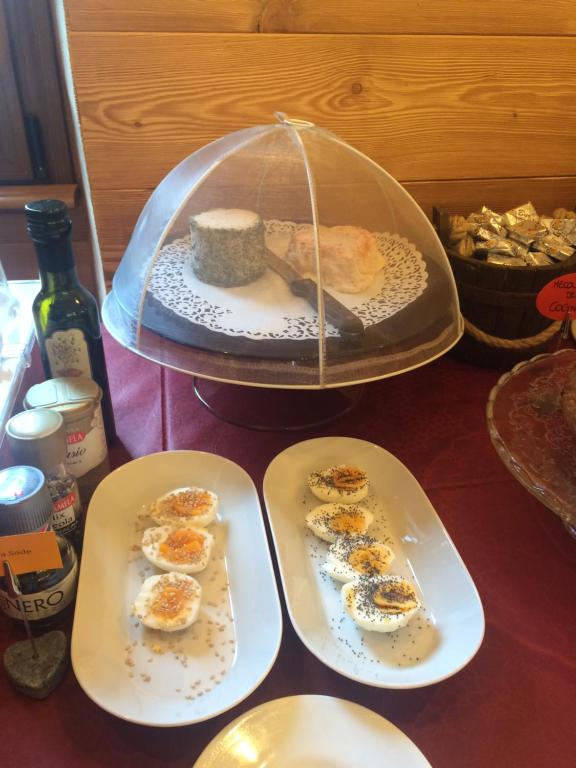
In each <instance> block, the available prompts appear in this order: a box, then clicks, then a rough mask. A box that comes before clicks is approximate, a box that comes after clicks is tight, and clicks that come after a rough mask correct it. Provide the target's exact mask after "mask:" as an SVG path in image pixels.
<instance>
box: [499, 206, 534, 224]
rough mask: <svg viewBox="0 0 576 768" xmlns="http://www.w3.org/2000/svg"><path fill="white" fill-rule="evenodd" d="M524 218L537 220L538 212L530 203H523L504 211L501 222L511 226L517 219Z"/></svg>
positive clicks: (521, 219) (524, 219)
mask: <svg viewBox="0 0 576 768" xmlns="http://www.w3.org/2000/svg"><path fill="white" fill-rule="evenodd" d="M526 220H528V221H538V214H537V213H536V208H534V206H533V205H532V203H524V205H519V206H518V207H517V208H512V210H511V211H506V213H505V214H504V215H503V216H502V222H503V224H504V226H506V227H513V226H514V224H518V222H519V221H526Z"/></svg>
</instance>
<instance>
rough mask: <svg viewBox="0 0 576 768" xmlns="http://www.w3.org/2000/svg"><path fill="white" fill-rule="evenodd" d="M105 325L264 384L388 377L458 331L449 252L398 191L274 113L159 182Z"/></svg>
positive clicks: (375, 171)
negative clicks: (274, 117) (267, 122)
mask: <svg viewBox="0 0 576 768" xmlns="http://www.w3.org/2000/svg"><path fill="white" fill-rule="evenodd" d="M103 315H104V322H105V324H106V326H107V328H108V329H109V331H110V332H111V333H112V335H113V336H114V337H115V338H116V339H117V340H118V341H119V342H120V343H121V344H123V345H124V346H126V347H128V348H130V349H132V350H133V351H134V352H137V353H138V354H140V355H142V356H144V357H146V358H149V359H151V360H155V361H156V362H158V363H161V364H162V365H167V366H169V367H172V368H175V369H178V370H181V371H185V372H187V373H191V374H194V375H197V376H200V377H205V378H209V379H216V380H220V381H227V382H234V383H241V384H250V385H257V386H267V387H296V388H323V387H335V386H342V385H347V384H355V383H359V382H363V381H370V380H373V379H378V378H381V377H384V376H391V375H394V374H397V373H401V372H402V371H406V370H409V369H411V368H415V367H417V366H420V365H423V364H425V363H427V362H430V361H431V360H433V359H435V358H437V357H438V356H439V355H442V354H443V353H444V352H446V351H447V350H448V349H449V348H450V347H452V346H453V345H454V344H455V343H456V342H457V341H458V339H459V338H460V336H461V334H462V321H461V317H460V312H459V307H458V298H457V293H456V286H455V283H454V279H453V276H452V272H451V270H450V266H449V264H448V261H447V258H446V255H445V253H444V250H443V248H442V245H441V244H440V241H439V240H438V238H437V236H436V233H435V232H434V229H433V227H432V226H431V224H430V222H429V221H428V219H427V218H426V216H425V215H424V213H423V212H422V210H421V209H420V208H419V207H418V205H417V204H416V203H415V202H414V200H413V199H412V198H411V197H410V195H408V193H407V192H406V191H405V190H404V189H403V188H402V187H401V186H400V184H398V183H397V182H396V181H395V180H394V179H393V178H392V177H391V176H390V175H389V174H388V173H386V171H384V170H383V169H382V168H380V167H379V166H378V165H376V163H374V162H373V161H371V160H370V159H369V158H368V157H366V156H365V155H363V154H361V153H360V152H358V151H357V150H355V149H354V148H353V147H351V146H350V145H348V144H346V143H345V142H344V141H342V140H340V139H339V138H338V137H337V136H334V135H333V134H331V133H328V132H327V131H324V130H321V129H319V128H317V127H316V126H314V125H312V124H311V123H307V122H304V121H300V120H289V119H288V118H286V117H284V116H283V115H280V116H279V122H278V124H273V125H264V126H257V127H252V128H247V129H245V130H240V131H237V132H235V133H231V134H228V135H226V136H224V137H223V138H221V139H218V140H217V141H214V142H213V143H211V144H209V145H207V146H205V147H203V148H202V149H200V150H198V151H197V152H195V153H194V154H192V155H190V156H189V157H187V158H186V159H185V160H183V161H182V162H181V163H180V164H179V165H177V166H176V167H175V168H174V169H173V170H172V171H171V172H170V173H169V174H168V175H167V176H166V177H165V178H164V179H163V181H162V182H161V183H160V184H159V185H158V187H157V188H156V190H155V191H154V192H153V194H152V196H151V197H150V199H149V200H148V202H147V203H146V205H145V207H144V209H143V211H142V213H141V215H140V218H139V219H138V222H137V224H136V227H135V229H134V233H133V235H132V238H131V240H130V243H129V245H128V248H127V250H126V252H125V254H124V256H123V258H122V261H121V263H120V265H119V267H118V270H117V272H116V274H115V275H114V280H113V287H112V291H111V293H110V294H109V295H108V296H107V297H106V300H105V302H104V308H103Z"/></svg>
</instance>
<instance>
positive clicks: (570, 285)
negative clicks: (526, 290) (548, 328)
mask: <svg viewBox="0 0 576 768" xmlns="http://www.w3.org/2000/svg"><path fill="white" fill-rule="evenodd" d="M536 309H537V310H538V312H540V314H541V315H544V317H548V318H550V320H560V321H562V320H573V319H576V272H570V273H569V274H567V275H561V276H560V277H555V278H554V279H553V280H551V281H550V282H549V283H546V285H545V286H544V287H543V288H541V289H540V291H539V293H538V296H537V297H536Z"/></svg>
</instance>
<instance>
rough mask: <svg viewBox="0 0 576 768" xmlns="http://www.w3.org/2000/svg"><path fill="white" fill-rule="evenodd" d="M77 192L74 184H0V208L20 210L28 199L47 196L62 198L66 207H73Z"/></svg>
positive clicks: (41, 198) (45, 197) (40, 198)
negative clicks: (3, 185)
mask: <svg viewBox="0 0 576 768" xmlns="http://www.w3.org/2000/svg"><path fill="white" fill-rule="evenodd" d="M77 193H78V187H77V186H76V184H34V185H26V186H23V187H21V186H5V187H2V186H0V210H3V211H6V210H11V211H21V210H22V209H23V208H24V206H25V205H26V203H28V202H29V201H30V200H45V199H47V198H51V199H55V200H62V201H64V202H65V203H66V205H67V206H68V208H74V207H75V206H76V195H77Z"/></svg>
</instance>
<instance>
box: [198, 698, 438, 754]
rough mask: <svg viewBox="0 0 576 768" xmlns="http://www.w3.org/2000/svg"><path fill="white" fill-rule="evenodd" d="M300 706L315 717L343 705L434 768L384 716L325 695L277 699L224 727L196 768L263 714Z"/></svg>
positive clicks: (246, 713)
mask: <svg viewBox="0 0 576 768" xmlns="http://www.w3.org/2000/svg"><path fill="white" fill-rule="evenodd" d="M299 703H302V704H304V706H306V707H310V710H311V712H312V713H314V712H315V711H318V710H319V709H322V708H323V705H326V704H329V705H342V706H344V707H345V709H347V710H353V711H354V712H355V713H356V714H358V715H359V716H360V717H362V718H363V719H365V720H368V721H371V722H372V723H378V724H380V725H381V726H382V727H385V728H386V730H388V731H390V732H391V734H393V735H394V736H395V737H396V738H399V739H401V741H402V743H403V745H404V747H405V748H406V749H410V751H411V753H412V755H413V756H414V757H418V758H419V759H420V760H421V767H422V768H427V767H428V768H432V767H431V764H430V762H429V761H428V759H427V758H426V756H425V755H424V753H423V752H422V751H421V750H420V748H419V747H418V746H417V745H416V744H415V743H414V742H413V741H412V739H410V738H409V737H408V736H407V735H406V734H405V733H404V731H402V730H401V729H400V728H399V727H398V726H397V725H394V723H392V722H390V720H388V719H387V718H385V717H383V715H380V714H379V713H378V712H374V710H372V709H370V708H369V707H366V706H364V705H363V704H358V703H357V702H355V701H351V700H349V699H343V698H341V697H338V696H329V695H324V694H295V695H291V696H282V697H279V698H276V699H271V700H269V701H265V702H263V703H262V704H259V705H257V706H256V707H253V708H252V709H249V710H247V711H246V712H244V713H243V714H241V715H239V716H238V717H236V718H235V719H234V720H232V722H230V723H228V724H227V725H225V726H224V727H223V728H222V729H221V730H220V731H219V732H218V733H217V734H216V736H214V737H213V738H212V739H211V741H210V742H209V743H208V744H207V745H206V746H205V747H204V749H203V750H202V752H201V753H200V755H199V756H198V758H197V760H196V762H195V763H194V765H193V768H211V766H212V765H213V763H210V762H206V761H207V760H210V759H211V754H210V753H211V752H213V751H214V750H215V749H217V747H218V744H219V742H220V741H222V740H223V739H225V738H226V736H227V735H228V734H229V733H231V732H232V731H233V730H234V729H235V728H237V727H238V726H239V725H241V724H242V723H243V722H245V721H249V720H253V719H254V718H258V717H259V716H260V715H261V714H266V713H269V712H270V710H273V709H279V710H282V709H283V708H284V707H290V706H292V705H294V706H297V705H298V704H299Z"/></svg>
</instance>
